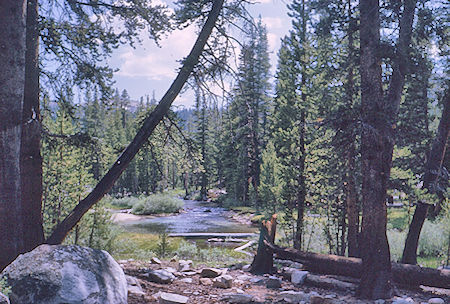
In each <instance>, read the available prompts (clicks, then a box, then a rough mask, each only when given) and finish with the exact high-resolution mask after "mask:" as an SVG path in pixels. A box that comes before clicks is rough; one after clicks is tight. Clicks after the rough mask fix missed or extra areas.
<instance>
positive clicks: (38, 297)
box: [2, 245, 127, 304]
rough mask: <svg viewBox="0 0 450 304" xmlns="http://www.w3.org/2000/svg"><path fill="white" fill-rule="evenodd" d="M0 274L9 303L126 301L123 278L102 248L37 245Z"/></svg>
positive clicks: (114, 262) (88, 303)
mask: <svg viewBox="0 0 450 304" xmlns="http://www.w3.org/2000/svg"><path fill="white" fill-rule="evenodd" d="M2 275H3V276H5V277H7V280H8V285H9V286H10V287H11V294H10V301H11V303H13V304H16V303H20V304H28V303H30V304H44V303H46V304H53V303H83V304H90V303H105V304H107V303H111V304H125V303H127V281H126V278H125V274H124V273H123V270H122V268H120V266H119V264H117V263H116V261H114V259H113V258H112V257H111V256H110V255H109V253H107V252H106V251H103V250H95V249H91V248H86V247H81V246H75V245H70V246H61V245H41V246H39V247H37V248H36V249H34V250H33V251H31V252H28V253H25V254H22V255H20V256H19V257H18V258H17V259H16V260H15V261H13V262H12V263H11V264H10V265H9V266H8V267H6V268H5V270H4V271H3V272H2Z"/></svg>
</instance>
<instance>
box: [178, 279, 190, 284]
mask: <svg viewBox="0 0 450 304" xmlns="http://www.w3.org/2000/svg"><path fill="white" fill-rule="evenodd" d="M180 282H183V283H188V284H192V278H183V279H180Z"/></svg>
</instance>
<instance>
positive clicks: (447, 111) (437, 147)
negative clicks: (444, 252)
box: [402, 89, 450, 264]
mask: <svg viewBox="0 0 450 304" xmlns="http://www.w3.org/2000/svg"><path fill="white" fill-rule="evenodd" d="M449 133H450V89H447V91H446V94H445V96H444V110H443V111H442V116H441V120H440V122H439V127H438V133H437V134H436V138H435V139H434V141H433V145H432V147H431V150H430V153H429V154H428V158H427V163H426V164H425V174H424V177H423V188H425V189H427V190H428V192H429V193H436V186H437V185H436V183H437V180H438V177H439V174H440V171H441V169H442V162H443V160H444V155H445V150H446V147H447V139H448V136H449ZM429 206H430V205H428V204H424V203H422V202H418V204H417V206H416V209H415V210H414V215H413V220H412V222H411V224H410V225H409V230H408V235H407V237H406V241H405V248H404V249H403V255H402V263H406V264H417V246H418V245H419V237H420V232H421V230H422V227H423V223H424V222H425V219H426V217H427V211H428V209H429Z"/></svg>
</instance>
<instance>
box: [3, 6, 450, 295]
mask: <svg viewBox="0 0 450 304" xmlns="http://www.w3.org/2000/svg"><path fill="white" fill-rule="evenodd" d="M254 2H255V1H249V0H225V1H224V0H205V1H190V0H177V1H155V0H148V1H146V0H117V1H112V0H105V1H98V0H80V1H78V0H56V1H50V0H20V1H17V0H2V1H0V28H1V29H2V31H1V32H0V65H1V68H0V70H1V72H0V271H1V270H2V269H4V268H5V267H6V266H7V265H8V264H10V263H11V262H12V261H13V260H14V259H15V258H16V257H17V256H18V255H19V254H23V253H26V252H29V251H31V250H33V249H34V248H36V247H37V246H39V245H41V244H50V245H59V244H66V245H68V244H74V245H80V246H86V247H91V248H94V249H104V250H106V251H108V252H110V253H111V254H112V256H113V257H114V258H116V259H128V258H133V259H135V260H146V259H149V258H150V257H152V256H158V257H159V258H162V259H163V258H169V259H170V258H171V257H172V256H178V257H180V258H181V257H183V256H184V255H183V254H185V255H186V259H187V258H191V259H193V260H194V261H197V260H198V261H199V263H200V262H205V263H206V262H207V261H209V260H208V259H209V258H211V257H212V256H216V259H218V260H219V259H224V261H222V262H223V263H225V264H226V263H227V262H229V263H231V262H234V263H237V262H238V261H240V259H241V260H244V261H247V262H245V263H249V264H250V263H251V262H252V259H253V255H256V256H255V257H254V261H253V263H252V269H251V272H252V273H270V272H272V267H273V265H272V263H273V262H272V259H273V258H272V254H273V255H274V256H278V257H281V256H282V255H283V254H285V255H286V254H287V252H289V253H290V254H294V253H295V254H297V255H296V257H297V261H302V263H303V264H305V265H308V263H309V262H310V263H311V265H315V264H314V263H322V262H320V261H319V262H315V260H314V258H312V257H310V256H308V257H305V256H303V255H304V254H307V253H311V254H313V253H314V254H322V255H323V257H324V259H334V258H326V257H329V256H331V257H334V256H339V257H336V258H335V260H334V261H335V262H336V263H341V262H342V263H343V264H342V265H347V264H344V263H350V262H349V261H356V259H355V260H352V259H346V258H345V257H347V258H357V259H358V261H360V262H359V263H360V264H358V265H360V266H358V267H360V268H361V271H360V273H359V274H358V275H359V277H358V283H357V289H356V290H355V293H354V294H355V296H357V297H359V298H362V299H373V300H375V299H389V298H391V297H393V296H394V295H395V285H396V284H398V282H399V281H398V278H397V276H398V271H400V270H399V269H410V268H401V267H408V264H410V265H411V264H412V265H419V266H421V267H422V268H421V267H417V266H414V267H417V269H419V270H411V269H410V270H408V271H411V272H408V275H407V276H410V277H411V278H414V279H415V278H416V277H420V278H421V279H422V278H424V277H425V276H426V275H425V274H424V273H425V272H426V271H430V276H429V277H430V278H431V277H432V274H431V271H437V273H438V274H436V275H439V276H440V277H439V278H441V279H436V281H439V280H441V282H447V283H449V282H450V281H449V278H450V274H449V273H448V272H447V271H448V270H446V269H448V268H449V265H450V204H449V198H448V186H449V172H448V169H449V168H450V154H449V149H447V148H448V137H449V132H450V113H449V111H450V95H449V93H450V82H449V71H450V65H449V55H450V53H449V52H450V49H449V38H450V26H449V9H450V5H449V3H448V2H447V1H444V0H402V1H388V0H359V1H357V0H292V1H275V0H274V1H261V2H264V3H267V2H273V3H275V4H276V5H279V6H285V7H286V12H287V13H286V14H285V15H283V16H280V18H282V19H283V20H288V21H289V22H288V23H286V24H289V28H287V29H286V33H287V34H286V35H284V36H282V37H276V39H277V41H278V42H279V45H280V47H279V48H278V49H277V50H275V51H271V50H270V35H269V33H268V27H267V25H266V23H265V18H264V15H262V16H261V15H259V16H258V15H255V14H253V13H252V6H254V5H257V4H255V3H254ZM256 2H257V1H256ZM187 28H195V35H196V37H195V39H196V40H193V41H190V42H189V48H188V49H189V50H190V52H188V53H186V54H185V57H184V58H175V59H174V60H173V61H177V62H178V63H177V66H178V68H177V69H176V70H175V71H173V72H174V75H175V76H174V77H173V78H172V79H171V80H170V81H171V84H170V83H169V84H168V85H167V87H165V88H164V90H167V91H166V93H165V94H156V93H155V88H152V87H151V86H147V87H146V90H147V92H148V93H147V94H144V95H142V96H141V97H138V98H136V97H131V96H136V94H134V93H133V92H132V91H130V89H129V88H124V87H119V86H117V84H116V83H115V80H114V77H115V76H114V75H116V73H117V72H118V70H117V69H116V68H114V67H112V66H111V65H110V64H109V62H110V61H109V59H110V58H111V56H112V55H113V54H114V52H116V50H117V49H119V48H120V47H123V46H129V45H131V46H132V47H134V48H136V49H138V48H139V47H140V45H141V43H142V37H144V36H145V37H148V38H149V39H151V40H153V41H154V43H156V44H160V43H162V42H163V41H164V40H165V39H168V38H167V37H170V35H171V34H172V33H173V32H175V31H181V33H183V31H185V30H186V29H187ZM146 39H147V38H146ZM142 64H144V63H142ZM145 64H147V63H145ZM172 81H173V82H172ZM179 94H181V95H182V96H184V98H185V99H189V105H184V106H183V105H182V104H181V103H177V99H176V98H177V96H178V95H179ZM173 103H175V104H176V105H174V104H173ZM190 204H193V205H192V206H194V207H190V206H191V205H190ZM197 204H199V205H197ZM205 204H206V205H205ZM183 205H184V207H183ZM196 206H207V207H201V208H207V209H202V210H204V214H208V213H210V212H211V210H212V215H215V213H214V212H215V210H216V209H214V208H219V209H220V210H224V211H221V212H225V211H226V212H228V213H227V214H231V215H228V216H229V217H230V216H231V217H234V219H235V220H236V219H238V220H241V222H242V219H246V220H247V221H248V223H247V224H245V225H247V226H248V228H249V229H253V230H251V232H252V233H254V234H255V235H256V236H255V240H254V241H253V243H252V246H250V244H248V245H249V246H250V247H249V248H250V249H249V252H250V253H251V256H252V257H251V258H250V260H248V259H249V256H248V255H244V254H242V255H239V254H237V253H236V252H234V251H233V250H232V249H231V250H230V249H229V248H228V249H227V248H222V247H220V248H219V247H218V248H214V249H211V248H210V247H207V248H204V247H202V246H203V245H199V243H198V242H197V243H192V242H191V241H189V240H188V239H183V238H180V237H173V235H171V233H172V234H173V233H178V232H180V233H181V232H186V231H187V232H191V231H194V230H183V231H181V230H180V231H175V230H170V229H168V230H161V229H159V230H154V231H153V230H151V231H150V230H149V231H148V232H145V233H143V232H142V231H141V230H136V229H138V228H130V227H132V226H130V225H128V226H127V224H124V223H125V222H122V221H121V220H120V218H121V217H120V216H125V215H124V214H126V215H127V216H129V217H130V218H131V217H133V218H132V220H136V219H137V220H138V219H145V220H148V218H156V221H161V223H163V222H164V218H165V217H168V218H172V217H173V216H178V217H179V218H180V219H179V220H177V218H175V222H177V221H178V223H177V225H181V224H183V225H184V222H182V223H181V224H180V221H182V218H183V214H187V215H186V217H187V218H188V215H189V212H193V211H195V210H196V209H195V208H197V207H196ZM208 208H209V209H208ZM219 209H217V210H219ZM124 210H125V211H124ZM192 210H193V211H192ZM223 214H225V213H223ZM274 215H275V216H274ZM220 216H222V213H220ZM271 218H272V220H270V219H271ZM126 220H127V218H125V217H124V221H126ZM275 220H276V223H277V226H276V227H277V228H276V234H275V230H274V229H275V228H274V227H275V223H274V221H275ZM188 221H189V220H188ZM193 221H194V222H191V223H189V225H191V226H193V227H195V225H196V223H195V220H193ZM231 222H232V220H231ZM270 223H271V224H270ZM155 225H156V224H155ZM161 225H162V224H161ZM186 225H187V223H186ZM199 225H200V224H199ZM230 225H231V224H230ZM270 225H272V226H270ZM205 226H208V225H205ZM269 226H270V227H269ZM133 227H138V226H133ZM158 227H159V226H158ZM199 227H200V226H198V229H197V230H195V232H201V233H210V232H213V233H219V232H227V233H228V232H229V231H228V230H226V229H225V228H223V229H222V230H220V231H215V230H213V228H212V227H207V228H204V229H203V228H199ZM260 227H261V236H260V239H259V241H258V235H259V233H260V230H259V228H260ZM169 228H170V227H169ZM133 229H135V230H133ZM139 229H141V228H139ZM202 229H203V230H202ZM272 229H273V230H272ZM249 231H250V230H249ZM264 231H266V232H267V233H268V234H267V235H265V236H264V233H265V232H264ZM235 232H236V233H237V232H248V231H243V230H242V231H241V230H239V231H238V230H236V231H234V230H233V231H232V232H231V230H230V233H235ZM272 233H273V235H272ZM230 235H232V234H230ZM270 235H272V238H271V239H270ZM269 239H270V240H269ZM210 241H211V240H210ZM192 246H194V247H193V248H192ZM195 246H197V247H195ZM267 246H268V247H267ZM269 247H270V248H269ZM208 248H209V249H208ZM283 248H289V249H283ZM208 250H209V251H208ZM221 250H222V251H221ZM187 252H189V254H190V255H189V254H187ZM267 252H269V253H270V256H269V258H268V260H259V261H264V262H261V263H259V262H257V261H258V259H259V258H267V257H264V254H267ZM299 256H302V257H303V258H304V259H305V260H302V259H300V258H298V257H299ZM310 258H311V259H312V260H311V261H310V260H308V259H310ZM341 258H342V261H341V260H340V259H341ZM227 259H228V260H227ZM269 260H270V261H269ZM306 260H308V263H307V262H306ZM327 261H328V260H327ZM209 262H211V261H209ZM195 263H197V262H195ZM258 263H259V264H258ZM208 265H212V266H214V263H212V264H208ZM258 265H259V266H258ZM330 265H331V264H330ZM333 265H334V264H333ZM336 265H337V264H336ZM339 265H341V264H339ZM339 265H338V266H336V267H337V268H338V267H340V266H339ZM399 265H400V266H399ZM405 265H406V266H405ZM217 267H219V266H217ZM310 267H311V268H310V269H313V268H314V267H313V266H310ZM333 267H334V266H330V268H331V269H333ZM343 267H344V266H343ZM345 267H350V268H351V266H345ZM345 267H344V269H345ZM411 267H412V266H411ZM319 268H320V267H319ZM264 269H265V270H264ZM317 269H318V268H317ZM414 269H416V268H414ZM421 269H422V270H421ZM423 269H424V270H423ZM442 269H443V270H442ZM335 271H337V272H336V273H331V274H338V275H345V274H343V273H342V274H341V273H339V271H340V270H335ZM401 271H403V270H401ZM414 271H416V272H414ZM421 271H423V272H421ZM439 271H440V273H439ZM449 271H450V270H449ZM343 272H345V271H343ZM433 275H435V274H434V272H433ZM427 278H428V277H427ZM442 278H443V279H442ZM430 280H431V279H430ZM442 280H443V281H442ZM445 280H446V281H445ZM433 282H434V281H433ZM447 283H441V284H440V285H439V283H437V285H432V284H430V286H435V287H440V288H444V289H445V288H447V289H450V285H447V286H445V285H446V284H447ZM442 284H444V286H441V285H442ZM425 285H426V284H425ZM0 292H2V280H1V277H0ZM13 293H14V287H13ZM447 297H449V298H450V294H447ZM11 299H13V297H12V298H11ZM0 302H1V301H0ZM11 303H13V302H11ZM36 303H37V302H36ZM130 303H140V302H130ZM142 303H144V302H142ZM160 303H163V302H160ZM164 303H166V302H164ZM170 303H172V302H170ZM177 303H178V302H177ZM180 303H181V302H180ZM189 303H191V302H189ZM192 303H203V302H201V301H200V300H198V302H195V301H194V302H192ZM205 303H207V302H205ZM210 303H216V302H210ZM217 303H219V302H217ZM220 303H222V302H220ZM233 303H238V302H233ZM239 303H241V302H239ZM242 303H244V302H242ZM245 303H247V302H245ZM248 303H250V302H248ZM261 303H262V302H261ZM265 303H269V302H265ZM270 303H272V302H270ZM283 303H286V302H283ZM289 303H294V302H289ZM295 303H296V302H295ZM311 303H312V302H311ZM317 303H319V302H317ZM320 303H322V302H320ZM323 303H325V302H323ZM326 303H328V302H326ZM333 303H334V302H333ZM399 303H400V302H399ZM401 303H403V302H401ZM430 303H431V302H430ZM433 303H434V302H433ZM436 303H437V302H436ZM442 303H444V302H442Z"/></svg>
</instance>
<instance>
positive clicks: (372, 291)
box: [358, 0, 416, 299]
mask: <svg viewBox="0 0 450 304" xmlns="http://www.w3.org/2000/svg"><path fill="white" fill-rule="evenodd" d="M415 5H416V0H406V1H404V5H403V12H402V15H401V18H400V21H399V24H400V30H399V38H398V41H397V48H396V54H395V58H394V59H393V71H392V76H391V79H390V83H389V87H388V91H387V92H386V96H384V94H383V88H382V78H381V58H380V54H379V46H380V7H379V1H378V0H360V3H359V7H360V14H361V21H360V44H361V68H360V71H361V104H362V137H361V145H362V146H361V158H362V176H363V185H362V195H363V221H362V231H361V244H360V251H361V257H362V266H363V267H362V270H363V273H362V277H361V283H360V286H359V289H358V295H359V296H360V297H362V298H368V299H384V298H391V297H392V295H393V286H392V269H391V263H390V252H389V244H388V241H387V236H386V223H387V211H386V203H385V200H386V191H387V185H388V181H389V175H390V169H391V166H392V152H393V148H394V134H393V133H394V125H395V123H396V121H397V114H398V109H399V105H400V100H401V95H402V91H403V85H404V79H405V73H406V70H407V65H408V58H409V56H408V52H407V50H408V48H409V44H410V41H411V31H412V22H413V18H414V10H415Z"/></svg>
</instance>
